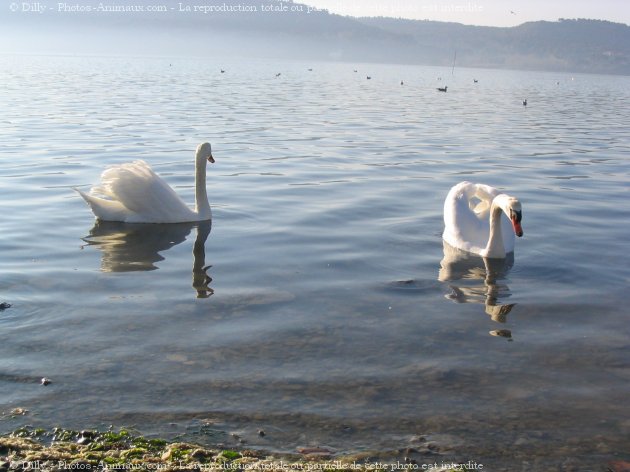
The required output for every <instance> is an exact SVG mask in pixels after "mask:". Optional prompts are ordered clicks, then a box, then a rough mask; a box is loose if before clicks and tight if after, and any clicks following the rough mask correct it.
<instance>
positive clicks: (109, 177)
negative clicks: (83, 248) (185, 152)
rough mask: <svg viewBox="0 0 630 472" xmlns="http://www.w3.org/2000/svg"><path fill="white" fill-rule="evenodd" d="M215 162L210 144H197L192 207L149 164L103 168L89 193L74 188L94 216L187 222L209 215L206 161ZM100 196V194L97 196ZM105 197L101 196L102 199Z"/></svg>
mask: <svg viewBox="0 0 630 472" xmlns="http://www.w3.org/2000/svg"><path fill="white" fill-rule="evenodd" d="M207 162H214V158H213V157H212V148H211V147H210V144H209V143H203V144H200V145H199V146H198V147H197V152H196V156H195V209H194V210H192V209H190V208H188V206H187V205H186V204H185V203H184V202H183V200H182V199H181V198H180V197H179V196H178V195H177V194H176V193H175V191H174V190H173V189H172V188H171V187H170V186H169V185H168V184H167V183H166V182H165V181H164V180H163V179H162V178H161V177H160V176H158V175H157V174H156V173H155V172H153V170H152V169H151V167H149V164H147V163H146V162H144V161H134V162H130V163H127V164H122V165H117V166H113V167H110V168H108V169H106V170H105V171H104V172H103V174H102V175H101V184H100V185H97V186H95V187H92V189H91V191H90V193H89V194H86V193H84V192H82V191H81V190H79V189H75V190H76V191H77V192H79V194H80V195H81V196H82V197H83V198H84V199H85V201H86V202H87V203H88V205H89V206H90V208H91V209H92V212H93V213H94V216H96V218H98V219H100V220H104V221H122V222H125V223H187V222H194V221H206V220H210V219H211V218H212V212H211V210H210V204H209V203H208V195H207V193H206V164H207ZM98 195H101V196H98ZM103 197H104V198H103Z"/></svg>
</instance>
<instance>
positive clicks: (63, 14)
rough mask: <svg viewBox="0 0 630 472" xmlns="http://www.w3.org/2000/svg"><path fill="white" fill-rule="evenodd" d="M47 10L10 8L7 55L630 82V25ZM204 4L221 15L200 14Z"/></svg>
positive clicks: (254, 1) (221, 0)
mask: <svg viewBox="0 0 630 472" xmlns="http://www.w3.org/2000/svg"><path fill="white" fill-rule="evenodd" d="M42 3H44V2H19V3H18V2H16V3H13V4H11V7H9V8H2V9H0V52H12V53H33V52H35V53H37V52H43V53H58V54H64V53H70V54H89V53H92V54H102V53H106V54H159V55H205V56H217V55H229V56H234V55H240V56H246V57H263V58H266V57H267V58H293V59H307V60H313V59H319V60H345V61H356V62H359V61H361V62H390V63H392V62H397V63H409V64H424V65H450V64H451V63H452V60H453V54H454V52H455V51H457V65H458V66H469V67H493V68H510V69H528V70H549V71H567V72H590V73H606V74H625V75H630V27H629V26H628V25H625V24H618V23H611V22H607V21H598V20H585V19H579V20H565V19H561V20H559V21H557V22H545V21H540V22H530V23H525V24H522V25H520V26H516V27H511V28H495V27H482V26H466V25H462V24H458V23H444V22H435V21H415V20H404V19H394V18H382V17H381V18H352V17H344V16H339V15H334V14H329V13H328V12H327V11H313V10H312V9H311V8H309V7H308V6H306V5H304V4H301V3H295V2H293V1H289V0H286V1H280V0H214V1H212V2H192V3H187V2H185V1H183V2H170V3H168V4H166V5H167V7H166V8H165V9H164V11H158V12H150V11H147V10H148V7H149V6H150V5H155V4H159V3H160V2H155V1H153V0H134V2H133V4H134V6H135V7H139V9H141V10H144V11H105V10H106V8H107V7H109V6H115V5H114V4H109V3H107V2H97V1H93V0H84V1H82V2H81V5H82V7H83V8H84V9H86V8H87V7H89V9H90V11H66V9H65V8H66V7H65V6H68V7H72V6H73V5H76V3H71V2H68V3H63V2H55V3H50V4H49V6H48V8H49V9H48V10H47V11H42V12H34V11H25V8H26V9H27V10H28V8H31V7H30V6H33V7H32V8H34V7H35V6H36V5H41V4H42ZM195 4H197V5H205V6H206V7H213V8H212V11H208V9H206V11H201V10H197V11H194V5H195ZM27 5H28V6H29V7H28V8H27V7H25V6H27ZM47 5H48V4H47ZM118 5H127V4H126V3H125V2H118ZM62 6H64V8H61V7H62ZM102 7H105V9H103V8H102ZM99 9H100V10H99ZM187 9H188V10H187ZM265 9H267V10H268V11H263V10H265ZM13 10H15V11H13Z"/></svg>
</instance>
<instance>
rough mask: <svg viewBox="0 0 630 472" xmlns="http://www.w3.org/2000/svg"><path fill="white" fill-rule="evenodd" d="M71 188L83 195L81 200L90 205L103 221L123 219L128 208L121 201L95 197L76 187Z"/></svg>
mask: <svg viewBox="0 0 630 472" xmlns="http://www.w3.org/2000/svg"><path fill="white" fill-rule="evenodd" d="M73 190H75V191H76V192H77V193H78V194H79V195H81V197H83V200H85V201H86V202H87V204H88V205H89V206H90V209H91V210H92V213H94V216H95V217H96V218H98V219H100V220H103V221H125V215H126V213H127V212H128V210H127V208H125V206H124V205H123V204H122V203H120V202H116V201H113V200H106V199H104V198H100V197H95V196H94V195H90V194H89V193H85V192H83V191H81V190H79V189H78V188H76V187H73Z"/></svg>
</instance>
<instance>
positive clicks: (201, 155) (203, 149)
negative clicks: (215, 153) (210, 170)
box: [197, 143, 214, 164]
mask: <svg viewBox="0 0 630 472" xmlns="http://www.w3.org/2000/svg"><path fill="white" fill-rule="evenodd" d="M200 159H207V160H208V162H210V163H211V164H213V163H214V157H212V146H210V143H202V144H200V145H199V146H197V160H200Z"/></svg>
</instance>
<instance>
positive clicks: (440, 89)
mask: <svg viewBox="0 0 630 472" xmlns="http://www.w3.org/2000/svg"><path fill="white" fill-rule="evenodd" d="M447 88H448V85H445V86H444V87H438V88H437V89H438V92H446V89H447Z"/></svg>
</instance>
